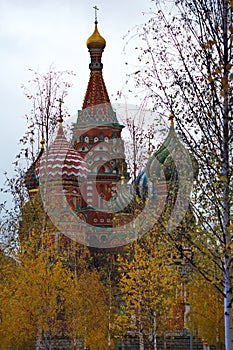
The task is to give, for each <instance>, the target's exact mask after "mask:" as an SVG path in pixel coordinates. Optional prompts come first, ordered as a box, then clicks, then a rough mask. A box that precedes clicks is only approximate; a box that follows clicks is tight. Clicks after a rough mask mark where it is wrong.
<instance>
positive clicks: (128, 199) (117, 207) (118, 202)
mask: <svg viewBox="0 0 233 350" xmlns="http://www.w3.org/2000/svg"><path fill="white" fill-rule="evenodd" d="M132 201H133V195H132V194H131V193H130V191H128V189H127V187H126V185H125V184H124V177H122V183H121V185H120V188H119V189H118V191H117V192H116V193H115V194H114V195H113V196H112V198H111V199H110V200H109V201H108V208H109V209H111V210H112V211H113V212H124V213H131V212H132V208H131V203H132Z"/></svg>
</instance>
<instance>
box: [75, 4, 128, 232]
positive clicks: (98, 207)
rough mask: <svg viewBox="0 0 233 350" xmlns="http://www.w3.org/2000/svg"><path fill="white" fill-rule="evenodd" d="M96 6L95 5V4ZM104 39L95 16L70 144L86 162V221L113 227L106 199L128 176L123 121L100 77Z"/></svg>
mask: <svg viewBox="0 0 233 350" xmlns="http://www.w3.org/2000/svg"><path fill="white" fill-rule="evenodd" d="M96 10H97V8H96ZM105 46H106V41H105V39H104V38H103V37H102V36H101V35H100V33H99V30H98V21H97V16H96V18H95V28H94V32H93V34H92V35H91V36H90V37H89V38H88V40H87V48H88V50H89V53H90V58H91V62H90V64H89V69H90V78H89V82H88V86H87V91H86V95H85V98H84V102H83V107H82V110H80V111H78V118H77V122H76V124H75V125H74V129H73V140H72V144H73V147H74V148H75V149H76V150H77V151H78V152H79V153H80V154H81V155H82V156H83V158H84V159H85V161H86V163H87V166H88V170H89V172H88V175H87V182H86V186H83V187H82V195H83V198H84V202H85V205H84V206H83V208H82V213H83V214H84V216H85V218H86V222H87V223H88V224H90V225H92V226H97V227H104V228H107V227H112V221H113V213H111V211H109V206H108V201H109V199H110V198H111V197H112V193H113V192H114V188H115V187H116V186H117V183H118V184H119V183H120V180H121V177H122V176H124V178H125V179H126V180H127V179H128V178H129V174H128V173H127V166H126V163H125V153H124V143H123V141H122V138H121V131H122V129H123V125H120V124H119V123H118V120H117V117H116V113H115V112H114V110H113V108H112V105H111V102H110V99H109V96H108V92H107V89H106V86H105V83H104V79H103V74H102V70H103V64H102V54H103V51H104V48H105Z"/></svg>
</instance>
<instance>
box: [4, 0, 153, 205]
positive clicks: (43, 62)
mask: <svg viewBox="0 0 233 350" xmlns="http://www.w3.org/2000/svg"><path fill="white" fill-rule="evenodd" d="M150 4H151V3H150V0H118V1H113V0H98V1H96V0H40V1H38V0H0V96H1V129H0V132H1V138H0V140H1V147H0V157H1V164H0V171H1V174H2V173H3V171H4V170H8V171H12V162H13V161H14V158H15V155H16V154H17V152H18V148H19V145H18V140H19V138H20V137H21V136H22V135H23V134H24V131H25V121H24V117H23V116H24V114H25V113H28V112H29V111H30V105H29V104H28V102H27V101H26V99H25V97H24V95H23V90H22V89H21V85H22V84H26V83H27V81H28V80H29V79H30V78H32V73H30V71H29V69H30V68H32V69H34V70H39V71H40V72H47V71H48V69H49V66H50V65H51V64H53V65H54V66H55V68H56V70H63V69H64V70H66V69H67V70H73V71H74V72H75V73H76V77H75V79H73V87H72V89H71V90H70V96H69V100H68V102H69V104H68V108H69V111H70V113H71V115H75V114H76V111H77V110H78V109H80V108H81V107H82V101H83V98H84V94H85V91H86V86H87V82H88V78H89V68H88V65H89V53H88V50H87V48H86V40H87V38H88V37H89V36H90V35H91V34H92V32H93V29H94V23H93V22H94V9H93V6H95V5H97V6H98V7H99V9H100V10H99V11H98V21H99V31H100V33H101V35H102V36H103V37H104V38H105V39H106V41H107V45H106V48H105V52H104V55H103V64H104V71H103V72H104V78H105V82H106V85H107V89H108V92H109V95H115V94H116V92H117V90H119V89H120V88H121V87H122V85H123V84H124V82H125V80H126V72H127V71H126V66H125V64H124V63H125V61H127V56H125V54H124V53H123V47H124V44H125V42H124V41H123V40H122V38H123V36H124V35H125V34H126V33H127V31H128V30H129V29H131V28H132V27H134V26H135V25H137V24H140V23H143V22H144V21H145V16H143V14H142V13H143V12H144V11H148V10H149V7H150ZM127 55H135V52H134V50H133V49H132V50H131V51H130V49H128V51H127ZM0 180H1V181H0V186H1V185H2V182H3V176H2V175H1V177H0ZM0 202H1V200H0Z"/></svg>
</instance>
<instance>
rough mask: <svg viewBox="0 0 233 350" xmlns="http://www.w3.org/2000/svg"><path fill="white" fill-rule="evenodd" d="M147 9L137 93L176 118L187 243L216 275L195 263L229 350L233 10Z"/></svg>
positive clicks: (229, 6)
mask: <svg viewBox="0 0 233 350" xmlns="http://www.w3.org/2000/svg"><path fill="white" fill-rule="evenodd" d="M152 6H153V8H152V9H151V17H150V19H149V20H148V21H147V22H146V23H145V24H144V25H143V26H140V27H138V28H137V31H138V32H137V34H138V36H139V37H140V38H141V39H142V41H141V43H142V44H141V46H140V45H139V46H138V47H137V48H136V49H137V51H138V52H139V53H138V58H139V72H137V75H135V79H136V85H137V86H139V87H140V86H143V87H144V88H145V87H147V89H148V91H149V92H147V95H148V96H150V99H149V100H148V101H149V103H150V105H152V106H153V108H154V109H155V110H157V111H158V113H163V114H164V115H165V114H167V115H168V114H170V113H173V114H174V115H175V123H176V126H177V129H178V131H179V133H180V135H181V138H182V140H183V142H184V143H185V144H186V147H187V148H188V149H189V150H190V151H191V153H192V154H193V156H194V157H195V158H196V160H197V161H198V166H199V178H198V180H197V182H196V185H195V191H194V193H193V198H192V205H193V211H194V212H195V216H196V219H197V222H198V226H199V227H201V229H200V230H199V234H198V232H197V233H196V235H193V236H192V237H191V236H190V237H189V242H188V243H189V244H190V243H191V244H192V245H193V247H194V248H195V249H196V251H198V252H199V253H200V254H201V255H202V256H203V257H204V258H205V261H206V259H207V261H209V264H214V266H215V269H217V270H218V272H219V273H217V274H216V273H215V274H214V275H213V274H212V271H213V269H208V268H207V269H206V265H205V264H203V262H202V259H200V258H198V259H196V260H195V259H194V260H193V262H195V266H194V267H195V268H196V270H197V271H199V273H200V274H201V275H202V276H203V277H204V278H205V279H206V281H208V282H210V283H211V285H213V286H215V287H216V288H217V290H218V291H219V292H220V293H221V294H222V295H223V297H224V317H225V346H226V350H230V349H231V348H232V339H231V320H232V228H233V226H232V216H233V210H232V198H233V196H232V176H233V172H232V153H233V149H232V145H233V143H232V141H233V131H232V130H233V128H232V100H233V99H232V81H233V70H232V45H233V44H232V43H233V23H232V13H233V3H232V1H230V0H208V1H201V0H194V1H188V0H177V1H176V2H172V3H170V2H168V1H164V2H163V1H152ZM169 6H170V8H169ZM171 239H172V236H171ZM190 241H191V242H190ZM216 276H221V278H218V279H216Z"/></svg>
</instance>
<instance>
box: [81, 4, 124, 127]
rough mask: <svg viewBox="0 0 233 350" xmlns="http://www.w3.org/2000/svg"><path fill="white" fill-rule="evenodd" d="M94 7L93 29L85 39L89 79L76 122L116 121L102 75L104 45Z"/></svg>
mask: <svg viewBox="0 0 233 350" xmlns="http://www.w3.org/2000/svg"><path fill="white" fill-rule="evenodd" d="M94 9H95V22H94V23H95V29H94V32H93V34H92V35H91V36H90V37H89V38H88V39H87V47H88V50H89V52H90V57H91V63H90V64H89V68H90V71H91V72H90V79H89V82H88V86H87V91H86V95H85V98H84V102H83V108H82V111H81V112H80V113H79V116H78V123H102V122H103V123H118V122H117V118H116V114H115V113H114V111H113V109H112V106H111V103H110V99H109V96H108V92H107V89H106V86H105V83H104V79H103V75H102V69H103V64H102V61H101V59H102V53H103V51H104V48H105V46H106V41H105V39H104V38H103V37H102V36H101V35H100V33H99V30H98V26H97V25H98V21H97V10H98V8H97V6H95V7H94Z"/></svg>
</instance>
